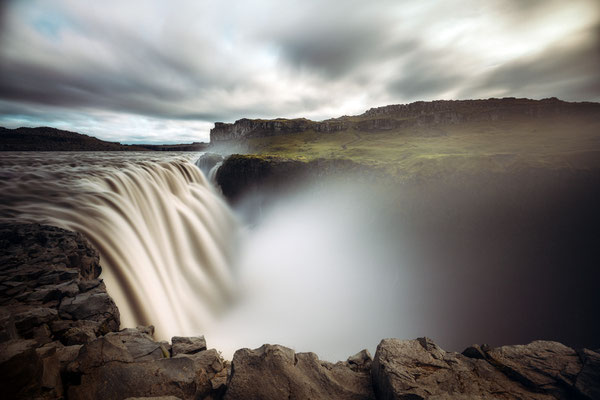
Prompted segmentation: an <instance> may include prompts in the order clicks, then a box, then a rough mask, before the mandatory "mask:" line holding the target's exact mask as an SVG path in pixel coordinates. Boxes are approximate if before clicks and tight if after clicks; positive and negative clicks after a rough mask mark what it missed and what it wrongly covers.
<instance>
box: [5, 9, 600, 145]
mask: <svg viewBox="0 0 600 400" xmlns="http://www.w3.org/2000/svg"><path fill="white" fill-rule="evenodd" d="M2 4H3V5H2V6H0V18H1V20H0V21H1V26H0V35H1V36H0V125H4V126H11V127H15V126H21V125H27V126H36V125H42V124H46V125H52V126H57V127H62V128H67V129H71V130H76V131H81V132H85V133H88V134H93V135H97V136H99V137H102V138H106V139H111V140H120V141H124V142H133V141H138V142H139V141H165V142H166V141H169V142H173V141H175V142H176V141H192V140H196V141H197V140H206V139H207V138H208V130H209V129H210V126H211V124H212V122H214V121H217V120H221V121H233V120H235V119H238V118H242V117H278V116H281V117H298V116H306V117H309V118H314V119H324V118H329V117H335V116H339V115H343V114H354V113H360V112H362V111H364V110H365V109H367V108H369V107H373V106H379V105H385V104H390V103H401V102H409V101H415V100H431V99H439V98H481V97H484V98H486V97H491V96H525V97H531V98H542V97H548V96H557V97H559V98H562V99H566V100H591V101H598V100H600V87H599V86H600V85H599V76H600V72H598V71H600V56H599V42H600V39H599V37H600V33H599V29H598V26H600V5H598V3H597V2H596V1H595V0H572V1H569V2H564V1H561V0H544V1H527V2H523V1H517V0H495V1H489V2H480V1H475V0H453V1H444V2H438V1H434V0H424V1H419V2H416V1H413V2H409V1H377V2H365V1H334V0H327V1H294V0H291V1H286V2H278V1H274V0H262V1H256V2H242V1H216V0H214V1H170V2H159V1H148V0H145V1H143V0H138V1H128V2H119V1H116V0H107V1H104V2H101V3H98V2H82V1H79V0H56V1H52V2H47V1H41V0H21V1H16V0H15V1H9V2H3V3H2Z"/></svg>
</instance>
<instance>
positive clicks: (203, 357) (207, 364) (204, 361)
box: [175, 349, 228, 398]
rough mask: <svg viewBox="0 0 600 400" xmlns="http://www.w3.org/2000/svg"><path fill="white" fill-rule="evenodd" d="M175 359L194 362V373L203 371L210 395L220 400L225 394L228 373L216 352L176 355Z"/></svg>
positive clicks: (212, 350)
mask: <svg viewBox="0 0 600 400" xmlns="http://www.w3.org/2000/svg"><path fill="white" fill-rule="evenodd" d="M175 358H188V359H190V360H192V361H193V362H194V368H195V369H196V371H204V372H206V374H207V376H208V380H209V381H210V385H211V389H212V391H211V395H212V396H213V397H215V398H220V397H221V396H222V394H223V393H224V392H225V389H226V384H227V378H228V371H227V368H226V363H225V362H224V361H223V359H222V358H221V356H220V355H219V353H218V352H217V350H215V349H210V350H206V351H201V352H199V353H195V354H178V355H176V356H175Z"/></svg>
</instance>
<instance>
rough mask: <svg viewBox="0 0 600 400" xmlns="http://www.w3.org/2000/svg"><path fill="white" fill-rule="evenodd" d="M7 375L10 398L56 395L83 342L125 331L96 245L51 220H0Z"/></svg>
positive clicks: (0, 338)
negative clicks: (39, 222) (43, 222)
mask: <svg viewBox="0 0 600 400" xmlns="http://www.w3.org/2000/svg"><path fill="white" fill-rule="evenodd" d="M0 248H1V249H2V252H1V253H0V304H1V305H2V308H1V309H0V321H1V322H0V344H1V347H0V353H1V356H0V370H1V371H2V372H1V373H0V379H1V380H2V386H3V387H5V388H6V390H5V391H4V393H8V395H9V397H11V396H14V397H22V398H27V397H47V398H56V397H60V396H61V395H62V394H63V385H62V379H61V373H62V372H63V371H64V369H65V367H66V364H67V363H68V362H69V361H71V360H72V359H73V358H74V357H76V356H77V353H78V351H79V349H80V348H81V346H82V345H83V344H86V343H88V342H90V341H93V340H95V339H96V337H98V336H101V335H104V334H106V333H109V332H112V331H116V330H118V329H119V311H118V310H117V307H116V306H115V304H114V302H113V301H112V299H111V298H110V297H109V296H108V294H107V293H106V288H105V286H104V283H103V282H102V281H101V280H99V279H98V276H99V275H100V271H101V269H100V264H99V256H98V252H97V251H96V249H94V248H93V247H92V246H91V245H90V243H89V242H88V241H87V240H86V239H85V238H84V237H83V236H82V235H81V234H78V233H74V232H69V231H66V230H64V229H59V228H56V227H51V226H44V225H36V224H31V225H29V224H28V225H21V224H0Z"/></svg>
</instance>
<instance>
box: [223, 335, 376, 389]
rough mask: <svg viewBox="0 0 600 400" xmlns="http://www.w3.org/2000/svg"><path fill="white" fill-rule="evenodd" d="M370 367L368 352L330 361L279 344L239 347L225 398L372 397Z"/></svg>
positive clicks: (234, 358)
mask: <svg viewBox="0 0 600 400" xmlns="http://www.w3.org/2000/svg"><path fill="white" fill-rule="evenodd" d="M360 356H363V357H360ZM357 361H359V362H357ZM370 367H371V357H370V355H369V354H368V352H367V353H362V354H359V355H357V356H355V357H351V359H349V360H348V361H346V362H345V363H342V362H338V363H336V364H332V363H329V362H326V361H321V360H319V358H318V357H317V355H316V354H314V353H294V351H293V350H292V349H288V348H286V347H283V346H277V345H264V346H262V347H260V348H258V349H256V350H250V349H242V350H238V351H237V352H236V353H235V355H234V356H233V363H232V374H231V379H230V381H229V384H228V388H227V392H226V394H225V399H227V400H237V399H356V400H358V399H374V398H375V396H374V394H373V389H372V385H371V376H370Z"/></svg>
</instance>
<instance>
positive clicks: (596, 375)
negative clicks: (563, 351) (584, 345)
mask: <svg viewBox="0 0 600 400" xmlns="http://www.w3.org/2000/svg"><path fill="white" fill-rule="evenodd" d="M581 359H582V362H583V368H582V369H581V372H579V374H578V375H577V378H576V381H575V389H576V390H577V392H578V393H580V394H581V395H583V396H585V397H587V398H589V399H600V353H598V352H597V351H592V350H588V349H584V350H583V351H582V352H581Z"/></svg>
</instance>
